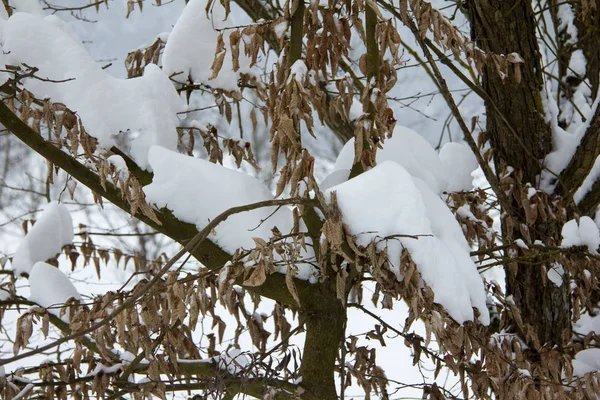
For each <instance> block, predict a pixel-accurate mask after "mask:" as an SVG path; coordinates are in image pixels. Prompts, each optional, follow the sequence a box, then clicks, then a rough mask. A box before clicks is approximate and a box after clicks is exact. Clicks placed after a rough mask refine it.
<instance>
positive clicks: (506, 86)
mask: <svg viewBox="0 0 600 400" xmlns="http://www.w3.org/2000/svg"><path fill="white" fill-rule="evenodd" d="M468 9H469V17H470V19H471V29H472V36H473V38H474V39H475V40H476V41H477V43H478V45H479V46H480V47H481V48H482V49H483V50H485V51H486V52H488V53H494V54H498V55H508V54H510V53H513V52H516V53H518V54H519V55H520V56H521V58H522V59H523V60H524V61H525V63H524V64H520V67H521V79H520V81H519V79H517V77H516V76H515V69H514V68H515V67H514V66H509V71H508V76H507V77H505V78H504V79H502V78H501V77H500V75H499V74H498V72H497V71H496V68H495V67H494V66H493V65H492V64H491V63H490V65H488V66H486V67H485V69H484V76H483V87H484V90H485V91H486V93H487V94H488V95H489V98H488V99H486V102H485V107H486V114H487V127H486V128H487V134H488V135H489V137H490V140H491V142H492V148H493V150H494V161H495V164H496V169H497V171H498V174H499V176H502V174H503V173H504V172H505V171H506V170H507V168H508V167H512V168H514V172H513V174H512V176H513V177H514V178H515V182H514V185H515V186H516V187H509V186H506V185H505V186H503V187H501V189H502V190H503V191H504V190H506V191H511V190H515V191H517V192H518V189H519V186H521V185H525V184H526V183H531V185H532V186H533V187H537V186H538V185H537V183H538V180H539V175H540V173H541V172H542V162H543V160H544V157H545V156H546V155H547V154H548V153H549V152H550V150H551V139H552V137H551V130H550V127H549V125H548V124H547V123H546V122H545V121H544V109H543V104H542V97H541V90H542V85H543V80H542V74H541V65H540V54H539V48H538V43H537V36H536V33H535V20H534V15H533V11H532V8H531V2H529V1H521V0H471V1H469V3H468ZM519 180H522V182H519ZM499 195H504V193H500V194H499ZM509 196H510V197H511V198H510V199H508V200H509V202H510V204H511V209H510V210H502V211H503V213H502V235H503V241H504V244H512V243H514V241H515V240H517V239H523V240H524V241H525V242H526V243H527V244H531V243H533V242H534V241H535V240H536V239H540V240H543V241H544V243H547V244H552V243H556V242H557V241H559V240H560V226H559V224H548V223H547V222H543V221H540V220H539V219H538V220H537V222H535V223H534V224H533V226H529V225H528V224H527V219H526V214H525V210H524V209H523V206H522V204H521V202H520V200H516V199H515V196H512V194H509ZM528 255H530V254H528ZM533 260H534V261H533V262H532V260H531V259H529V260H528V262H527V263H520V262H514V263H511V264H510V265H509V266H508V267H507V269H506V278H507V294H508V295H512V297H513V299H514V302H515V305H516V306H517V308H518V310H519V311H520V313H521V318H522V320H523V321H524V322H525V323H526V324H529V325H530V326H531V328H532V330H533V333H535V336H532V335H531V331H529V329H528V328H523V326H522V325H521V326H517V325H516V324H515V326H514V328H516V329H517V330H518V331H519V333H520V334H521V336H522V337H523V338H524V339H525V340H526V341H527V342H529V343H532V342H533V343H535V341H536V340H535V337H536V336H537V339H538V340H539V343H540V344H541V345H544V344H548V345H561V344H562V337H563V331H564V330H565V329H568V328H569V327H570V302H569V292H568V285H567V284H563V285H562V286H560V287H557V286H556V285H554V284H552V283H550V282H549V281H548V279H546V276H544V275H545V274H547V269H546V268H547V266H546V265H544V264H543V261H542V260H536V259H535V258H534V259H533ZM519 325H520V324H519Z"/></svg>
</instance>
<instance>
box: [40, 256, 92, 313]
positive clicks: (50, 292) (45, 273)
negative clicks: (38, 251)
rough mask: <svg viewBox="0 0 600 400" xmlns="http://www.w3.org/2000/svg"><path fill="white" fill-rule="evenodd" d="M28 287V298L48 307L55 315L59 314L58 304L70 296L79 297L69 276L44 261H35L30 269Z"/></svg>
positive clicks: (64, 301)
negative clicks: (29, 292)
mask: <svg viewBox="0 0 600 400" xmlns="http://www.w3.org/2000/svg"><path fill="white" fill-rule="evenodd" d="M29 287H30V291H31V294H30V296H29V300H31V301H33V302H34V303H37V304H39V305H40V306H42V307H44V308H49V311H50V312H51V313H53V314H55V315H59V314H60V306H61V305H62V304H64V303H66V301H67V300H69V299H70V298H74V299H76V300H80V299H81V296H80V295H79V292H78V291H77V289H75V286H74V285H73V283H72V282H71V280H70V279H69V277H67V276H66V275H65V274H64V273H63V272H62V271H60V270H59V269H58V268H56V267H53V266H52V265H50V264H46V263H44V262H38V263H36V264H35V265H34V266H33V268H32V269H31V273H30V274H29ZM65 317H67V316H65Z"/></svg>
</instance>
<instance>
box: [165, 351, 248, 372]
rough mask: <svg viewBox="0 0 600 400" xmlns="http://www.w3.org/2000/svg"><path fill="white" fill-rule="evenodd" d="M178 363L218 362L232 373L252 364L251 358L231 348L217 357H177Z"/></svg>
mask: <svg viewBox="0 0 600 400" xmlns="http://www.w3.org/2000/svg"><path fill="white" fill-rule="evenodd" d="M177 362H178V363H181V364H206V363H216V364H217V367H218V368H219V369H221V370H224V371H227V372H229V373H230V374H232V375H235V374H239V373H241V372H244V371H245V369H246V367H247V366H248V365H250V363H251V360H250V358H249V357H248V356H247V355H245V354H244V353H242V352H241V351H239V350H238V349H235V348H233V349H230V350H228V351H227V352H223V353H221V354H220V355H218V356H216V357H211V358H208V359H204V360H185V359H180V358H178V359H177Z"/></svg>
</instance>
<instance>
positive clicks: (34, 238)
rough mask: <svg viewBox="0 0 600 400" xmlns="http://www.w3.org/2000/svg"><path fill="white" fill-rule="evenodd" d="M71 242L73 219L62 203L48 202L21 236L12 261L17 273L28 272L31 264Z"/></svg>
mask: <svg viewBox="0 0 600 400" xmlns="http://www.w3.org/2000/svg"><path fill="white" fill-rule="evenodd" d="M71 242H73V220H72V219H71V214H69V210H67V207H65V206H64V205H62V204H58V203H57V202H55V201H53V202H51V203H49V204H48V205H47V206H46V208H45V209H44V211H43V212H42V214H41V215H40V217H39V218H38V220H37V222H36V223H35V225H34V226H33V227H32V228H31V229H30V230H29V232H28V233H27V235H25V237H24V238H23V240H22V241H21V243H20V244H19V247H18V248H17V251H16V252H15V255H14V257H13V261H12V268H13V270H14V271H15V273H16V274H17V275H22V274H30V273H31V268H32V267H33V264H35V263H36V262H38V261H46V260H48V259H49V258H53V257H55V256H56V254H58V253H60V250H61V249H62V247H63V246H64V245H66V244H70V243H71Z"/></svg>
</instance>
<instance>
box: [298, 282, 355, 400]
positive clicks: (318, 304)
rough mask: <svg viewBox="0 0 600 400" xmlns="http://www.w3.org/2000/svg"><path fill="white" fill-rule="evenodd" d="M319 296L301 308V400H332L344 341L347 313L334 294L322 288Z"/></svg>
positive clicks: (334, 397) (326, 288)
mask: <svg viewBox="0 0 600 400" xmlns="http://www.w3.org/2000/svg"><path fill="white" fill-rule="evenodd" d="M321 289H322V291H321V293H320V295H319V296H314V297H312V298H311V300H310V303H308V304H303V305H302V311H301V317H303V318H304V321H305V324H306V339H305V343H304V352H303V354H302V369H301V374H302V383H301V386H302V388H304V390H306V392H305V393H304V394H303V395H302V399H304V400H329V399H331V400H335V399H337V398H338V397H337V392H336V388H335V364H336V360H337V355H338V350H339V347H340V344H341V342H342V339H343V338H344V322H345V320H346V309H345V308H344V306H343V304H342V302H341V301H340V300H339V299H338V298H336V296H335V292H334V291H333V290H332V289H331V288H330V287H329V286H328V285H327V284H326V283H322V284H321Z"/></svg>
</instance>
